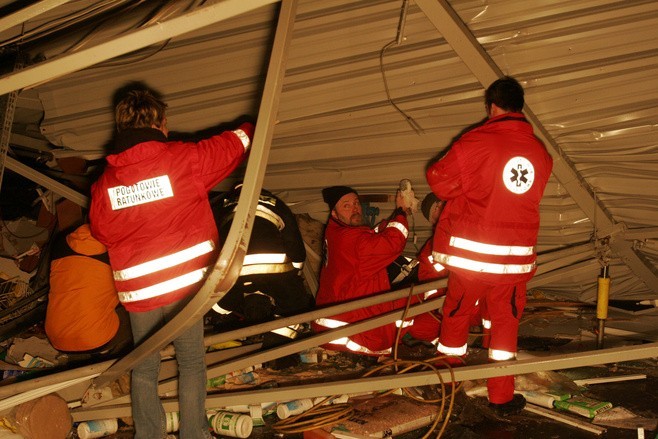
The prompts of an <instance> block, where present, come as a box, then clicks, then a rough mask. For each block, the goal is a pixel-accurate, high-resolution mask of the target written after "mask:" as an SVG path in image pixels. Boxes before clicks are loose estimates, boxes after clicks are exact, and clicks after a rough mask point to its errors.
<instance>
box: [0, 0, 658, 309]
mask: <svg viewBox="0 0 658 439" xmlns="http://www.w3.org/2000/svg"><path fill="white" fill-rule="evenodd" d="M25 3H26V2H23V1H20V2H19V1H17V0H16V1H1V2H0V13H2V16H3V18H1V19H0V54H2V56H3V58H4V59H13V56H14V54H15V51H16V50H17V49H20V53H21V55H22V56H24V57H25V60H26V61H25V67H23V68H22V69H21V70H17V71H16V72H15V73H7V74H6V75H4V76H2V77H0V94H7V93H9V95H8V96H10V95H11V93H12V92H13V93H15V97H16V102H15V104H16V107H15V111H13V112H12V113H11V114H12V116H13V119H12V123H11V125H10V126H11V134H10V138H9V140H8V148H9V156H8V157H7V159H6V161H5V167H6V168H7V169H10V170H12V171H15V172H18V173H21V174H23V175H26V176H28V177H29V178H32V179H35V180H38V181H39V182H40V184H43V185H44V186H46V187H48V188H50V189H52V190H53V191H55V192H58V193H60V194H62V195H64V196H66V197H67V198H70V199H73V200H74V201H76V202H79V203H80V204H84V203H85V202H86V197H85V195H84V194H78V193H77V192H76V191H74V190H69V189H67V186H66V178H67V176H66V175H59V177H58V179H57V181H55V180H52V179H50V178H49V177H44V176H43V175H41V174H40V173H39V172H36V171H33V170H31V169H30V168H26V167H25V166H24V164H23V163H22V162H21V158H22V155H21V154H25V153H24V151H26V150H30V151H37V152H38V153H39V154H44V155H45V156H47V157H49V158H52V157H64V156H70V155H82V156H83V157H86V158H88V159H95V158H99V157H102V156H103V155H104V154H105V152H104V151H105V147H106V145H107V144H108V142H109V141H110V139H111V137H112V130H113V119H112V99H113V96H114V94H115V93H116V91H117V90H118V89H120V88H121V87H123V86H125V85H126V84H128V83H130V82H136V81H139V82H143V83H145V84H146V85H148V86H150V87H152V88H154V89H156V90H157V91H159V92H160V93H162V95H163V96H164V98H165V100H166V101H167V102H168V104H169V114H168V120H169V126H170V128H171V129H172V130H174V131H177V132H185V133H192V132H198V131H201V130H205V129H208V128H210V127H213V126H216V125H217V124H219V123H221V122H226V121H230V120H232V119H234V118H236V117H238V116H240V115H242V114H252V115H256V114H257V113H258V105H259V102H260V98H261V93H262V88H263V83H264V75H265V69H266V67H267V62H268V58H269V56H270V50H271V47H272V39H273V37H274V29H275V26H276V18H277V12H278V9H279V3H278V2H275V1H273V0H270V1H267V0H260V1H256V0H241V1H240V0H236V1H234V0H226V1H223V2H219V1H200V0H178V1H169V2H144V1H137V2H135V1H125V0H107V1H98V0H97V1H91V0H78V1H63V0H60V1H53V0H50V1H48V0H43V1H38V2H31V4H30V6H25ZM20 8H23V9H20ZM656 29H658V3H656V2H654V1H650V0H634V1H625V0H617V1H613V0H610V1H605V0H565V1H557V0H553V1H534V2H527V1H522V0H490V1H485V0H451V1H446V0H439V1H433V0H415V1H411V2H407V1H403V0H364V1H353V0H323V1H321V2H320V1H312V0H302V1H300V2H299V5H298V7H297V13H296V17H295V22H294V28H293V38H292V42H291V46H290V49H289V59H288V63H287V66H286V72H285V76H284V79H283V90H282V93H281V95H280V103H279V111H278V114H277V115H276V124H275V126H274V128H273V138H272V144H271V151H270V157H269V161H268V166H267V170H266V174H265V178H264V183H263V186H264V187H266V188H267V189H269V190H271V191H273V192H275V193H277V194H279V195H280V196H281V197H282V198H283V199H284V200H285V201H287V202H288V203H289V204H291V206H292V207H293V210H294V211H295V212H296V213H308V214H310V215H311V216H312V217H314V218H316V219H319V220H322V221H324V220H325V219H326V216H327V211H326V205H325V204H324V203H323V202H322V199H321V196H320V189H321V188H323V187H325V186H328V185H333V184H345V185H349V186H352V187H354V188H355V189H357V190H358V191H359V193H360V194H364V195H366V194H393V193H394V191H395V188H396V187H397V185H398V182H399V181H400V180H401V179H403V178H409V179H411V181H412V183H413V185H414V188H415V190H416V194H417V196H418V197H419V198H422V196H423V195H424V194H425V193H427V192H428V191H429V188H428V186H427V184H426V182H425V177H424V171H425V167H426V166H427V164H428V162H429V161H430V160H431V159H433V158H434V157H436V156H437V155H438V154H440V153H441V152H442V151H444V150H445V149H446V148H447V147H448V146H449V145H450V142H451V140H452V139H453V138H454V137H455V136H457V135H458V134H459V133H460V132H461V131H462V130H463V129H465V128H466V127H468V126H470V125H472V124H474V123H476V122H478V121H480V120H481V119H482V118H483V117H484V116H485V114H484V110H483V103H482V95H483V91H484V88H486V86H487V85H488V84H489V83H490V82H491V81H493V80H494V79H495V78H496V77H497V76H499V75H500V74H508V75H512V76H514V77H516V78H517V79H519V80H520V82H521V83H522V84H523V85H524V87H525V90H526V104H527V106H526V114H527V115H528V117H529V119H530V120H531V121H532V122H533V124H534V125H535V128H536V133H537V134H538V136H539V137H540V138H541V139H542V140H543V141H544V142H545V143H546V145H547V148H548V149H549V151H550V152H551V155H552V156H553V159H554V161H555V164H554V172H553V176H552V177H551V180H550V181H549V184H548V186H547V189H546V192H545V195H544V199H543V201H542V205H541V231H540V235H539V251H540V253H542V254H543V257H542V258H541V259H540V262H542V263H544V267H545V270H547V271H549V272H550V271H553V272H554V274H555V276H553V277H552V278H551V282H550V283H548V284H544V285H542V286H541V288H542V289H543V290H546V291H549V292H554V293H557V294H561V295H565V296H567V297H570V298H574V299H579V300H583V301H595V300H596V288H597V276H598V275H599V270H600V267H601V266H602V264H609V266H610V270H609V272H610V274H611V278H612V285H611V291H610V297H611V299H616V300H642V299H658V214H656V207H657V206H658V181H657V180H658V131H657V130H656V126H657V125H658V105H656V103H657V102H658V83H657V80H656V79H655V78H656V77H658V75H657V74H658V71H657V70H658V34H657V31H656ZM4 64H5V66H7V65H8V64H7V63H6V62H5V63H4ZM9 70H11V68H9ZM5 71H7V69H5ZM238 174H239V173H238ZM239 178H240V175H237V174H236V175H235V176H234V179H239ZM61 182H64V183H65V185H64V187H62V185H61ZM231 182H232V181H226V182H225V183H224V185H220V187H219V188H218V189H222V188H223V187H226V186H227V185H228V184H230V183H231ZM373 206H375V207H378V208H379V209H380V212H381V215H380V216H381V217H383V216H386V215H387V214H388V213H389V212H390V210H392V208H393V205H392V203H374V204H373ZM510 214H513V213H510ZM413 226H414V227H413V232H414V236H415V243H414V242H413V240H410V242H409V244H408V246H407V251H408V252H409V253H413V252H414V251H415V248H416V246H417V247H418V248H419V247H420V245H422V243H423V242H424V240H425V239H426V238H427V237H428V236H429V235H430V233H431V230H430V227H429V225H428V223H427V222H426V221H425V219H424V218H423V217H422V215H420V214H416V215H415V216H414V222H413ZM558 250H560V251H561V252H559V253H557V252H556V251H558ZM540 269H541V265H540Z"/></svg>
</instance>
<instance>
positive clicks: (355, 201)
mask: <svg viewBox="0 0 658 439" xmlns="http://www.w3.org/2000/svg"><path fill="white" fill-rule="evenodd" d="M322 197H323V199H324V201H325V202H326V203H327V205H328V206H329V211H330V214H329V220H328V222H327V227H326V230H325V262H324V265H323V267H322V271H321V272H320V286H319V289H318V293H317V295H316V304H317V305H329V304H336V303H340V302H345V301H349V300H353V299H356V298H359V297H364V296H369V295H372V294H376V293H380V292H383V291H388V290H390V289H391V281H390V279H389V275H388V272H387V267H388V266H389V265H390V264H392V263H393V262H394V261H395V260H396V259H397V258H398V257H399V256H400V255H401V254H402V252H403V250H404V247H405V244H406V241H407V235H408V224H407V213H408V212H410V211H411V207H412V206H410V205H408V204H409V203H410V201H408V200H406V199H405V198H404V197H403V196H402V195H401V193H400V191H398V192H397V195H396V200H395V205H396V209H395V210H394V211H393V213H392V215H391V216H390V218H389V219H388V220H384V221H382V222H381V223H380V224H379V225H377V227H375V228H374V229H371V228H370V227H369V226H367V225H364V223H363V213H362V208H361V203H360V201H359V195H358V194H357V192H356V191H355V190H354V189H352V188H350V187H347V186H332V187H329V188H325V189H323V190H322ZM405 303H406V299H400V300H397V301H395V302H386V303H381V304H378V305H373V306H369V307H366V308H361V309H356V310H353V311H348V312H345V313H342V314H339V315H335V316H332V317H329V318H321V319H317V320H316V321H315V322H313V328H314V329H315V330H316V331H325V330H328V329H332V328H337V327H340V326H344V325H347V324H349V323H351V322H357V321H360V320H364V319H367V318H369V317H372V316H376V315H379V314H383V313H386V312H389V311H392V310H394V309H400V308H403V307H404V306H405ZM434 322H435V323H434V327H433V330H429V331H428V330H427V329H423V330H422V331H421V332H422V333H423V334H431V338H430V340H428V341H432V340H434V339H436V338H437V337H438V324H436V321H435V320H434ZM414 326H415V325H410V326H407V327H406V328H404V329H403V334H406V333H407V332H408V333H409V334H410V336H411V337H415V335H414V330H415V329H418V328H414ZM396 335H397V326H396V324H395V323H390V324H387V325H384V326H381V327H378V328H374V329H370V330H368V331H365V332H362V333H359V334H355V335H351V336H349V337H344V338H342V339H340V340H335V341H332V342H331V343H329V344H328V347H329V348H331V349H338V350H348V351H351V352H355V353H360V354H366V355H388V354H390V353H391V352H392V346H393V344H394V343H395V340H396ZM430 346H432V345H431V344H430ZM432 348H433V352H435V348H434V347H433V346H432Z"/></svg>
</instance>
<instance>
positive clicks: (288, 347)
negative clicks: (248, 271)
mask: <svg viewBox="0 0 658 439" xmlns="http://www.w3.org/2000/svg"><path fill="white" fill-rule="evenodd" d="M593 267H596V268H598V262H597V261H596V260H590V261H586V262H583V263H581V264H576V265H570V266H566V267H563V268H562V269H560V270H553V271H552V272H550V273H543V272H541V271H540V274H539V275H538V276H535V277H534V278H533V279H532V280H531V282H530V283H529V284H528V286H529V287H533V288H536V287H538V286H541V285H545V284H548V283H551V282H553V281H555V280H556V279H560V278H562V277H564V276H565V275H567V274H569V273H572V272H580V271H585V272H588V271H592V268H593ZM544 270H545V269H544ZM446 284H447V280H446V279H442V280H440V281H434V282H433V283H428V284H423V285H419V286H417V287H415V291H410V290H409V289H402V290H397V291H395V292H391V293H386V295H387V296H388V295H395V296H400V294H403V295H404V294H406V295H408V294H410V293H413V294H421V293H423V292H425V291H428V290H430V289H432V286H435V285H441V286H437V288H442V287H443V286H445V285H446ZM383 296H384V295H380V298H379V299H377V301H378V302H380V303H381V298H382V297H383ZM376 297H377V296H373V297H371V298H368V299H370V300H372V299H375V298H376ZM402 297H403V296H402ZM444 299H445V297H439V298H436V299H434V300H429V301H426V302H424V303H422V304H417V305H413V306H411V307H409V309H408V310H407V311H406V317H414V316H416V315H418V314H421V313H424V312H428V311H432V310H435V309H438V308H440V307H441V306H442V304H443V301H444ZM362 300H364V299H361V300H359V301H352V302H346V303H342V304H339V305H334V306H333V307H331V309H332V311H331V312H329V309H328V308H321V309H317V310H313V311H309V312H307V313H304V314H300V315H297V316H291V317H288V318H285V319H277V320H275V321H271V322H266V323H263V324H259V325H253V326H250V327H247V328H242V329H237V330H234V331H230V332H226V333H221V334H217V338H216V341H215V342H216V343H219V342H222V341H227V340H235V339H241V338H243V337H245V336H248V335H253V334H261V333H264V332H266V331H269V330H272V329H276V328H280V327H283V326H286V325H289V324H292V323H300V322H307V321H311V320H315V319H316V318H319V317H327V316H329V315H335V314H337V312H336V309H338V308H337V307H341V308H344V307H345V308H347V307H348V308H350V309H357V308H361V307H363V305H362V304H361V301H362ZM388 300H390V297H387V301H388ZM357 302H359V305H357ZM403 315H405V314H404V310H401V309H400V310H396V311H391V312H388V313H386V314H381V315H378V316H375V317H371V318H369V319H365V320H361V321H359V322H354V323H350V324H349V325H347V326H343V327H340V328H337V329H333V330H330V331H325V332H322V333H320V334H316V335H314V336H311V337H307V338H304V339H302V340H298V341H294V342H291V343H287V344H285V345H283V346H279V347H276V348H273V349H269V350H267V351H264V352H256V353H254V354H252V355H249V356H245V357H242V358H238V359H236V360H233V361H229V362H226V363H222V364H219V365H216V366H213V367H209V368H208V376H209V377H216V376H220V375H223V374H226V373H229V372H233V371H235V370H240V369H243V368H246V367H249V366H251V365H254V364H262V363H266V362H268V361H272V360H275V359H277V358H281V357H285V356H287V355H292V354H296V353H297V352H301V351H302V350H304V349H309V348H312V347H315V346H319V345H322V344H325V343H329V342H330V341H332V340H336V339H339V338H341V337H347V336H350V335H353V334H357V333H360V332H364V331H367V330H370V329H373V328H377V327H380V326H382V325H385V324H388V323H392V322H395V321H396V320H401V319H402V317H403ZM177 385H178V383H177V380H176V379H172V380H169V381H164V382H161V383H160V384H159V385H158V392H159V394H160V395H161V396H162V397H171V396H173V395H175V394H176V390H177ZM128 400H129V397H128V396H124V397H121V398H116V399H114V400H109V401H105V402H100V404H109V403H111V404H121V403H123V402H126V401H128Z"/></svg>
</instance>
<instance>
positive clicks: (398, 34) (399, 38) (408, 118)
mask: <svg viewBox="0 0 658 439" xmlns="http://www.w3.org/2000/svg"><path fill="white" fill-rule="evenodd" d="M408 7H409V2H408V0H403V1H402V8H401V11H400V19H399V20H398V28H397V32H396V36H395V39H394V40H393V41H391V42H389V43H387V44H385V45H384V47H382V50H381V51H380V52H379V70H380V72H381V74H382V80H383V82H384V90H385V91H386V98H387V99H388V103H389V104H391V106H392V107H393V108H395V109H396V110H397V112H398V113H400V114H401V115H402V117H404V120H405V121H406V122H407V123H408V124H409V126H410V127H411V128H412V129H413V130H414V131H415V132H416V134H418V135H420V134H423V133H424V132H425V131H424V130H423V128H422V127H421V126H420V124H418V122H416V120H415V119H414V118H413V117H411V116H409V115H408V114H407V113H405V112H404V111H403V110H402V109H401V108H400V107H398V105H397V104H396V103H395V102H393V98H391V91H390V89H389V87H388V80H387V79H386V70H385V69H384V53H385V52H386V50H387V49H388V48H389V47H391V46H392V45H394V44H395V45H396V46H399V45H400V44H401V43H402V41H403V40H404V25H405V22H406V19H407V10H408Z"/></svg>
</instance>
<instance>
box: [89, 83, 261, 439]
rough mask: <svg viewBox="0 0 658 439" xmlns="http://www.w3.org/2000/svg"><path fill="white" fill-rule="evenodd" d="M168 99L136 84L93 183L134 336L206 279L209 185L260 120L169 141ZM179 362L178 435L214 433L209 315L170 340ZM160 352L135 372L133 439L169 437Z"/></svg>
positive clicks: (95, 223)
mask: <svg viewBox="0 0 658 439" xmlns="http://www.w3.org/2000/svg"><path fill="white" fill-rule="evenodd" d="M165 109H166V104H165V103H164V102H163V101H162V100H161V99H159V98H158V97H156V96H155V95H154V94H153V93H151V92H149V91H147V90H131V91H129V92H128V93H127V94H126V95H125V97H123V98H122V99H121V100H120V101H119V103H118V104H117V106H116V108H115V120H116V125H117V133H116V141H115V150H114V153H113V154H111V155H109V156H107V167H106V168H105V170H104V172H103V175H101V177H100V178H99V180H98V181H97V182H96V183H94V185H93V186H92V200H91V208H90V220H91V229H92V233H93V235H94V236H95V237H96V238H97V239H98V240H99V241H100V242H102V243H103V244H105V246H106V247H107V250H108V253H109V255H110V264H111V266H112V270H113V273H114V280H115V284H116V288H117V291H118V294H119V300H120V301H121V303H122V304H123V305H124V307H125V308H126V309H127V310H128V312H129V313H130V321H131V325H132V331H133V338H134V342H135V343H136V344H137V343H140V342H142V341H144V340H146V339H147V338H148V337H149V336H150V335H151V334H153V333H154V332H155V331H156V330H157V329H159V328H160V327H161V326H163V325H164V323H165V322H166V321H169V320H171V319H172V318H173V317H174V316H175V315H176V314H177V313H178V312H179V311H180V310H181V309H182V308H184V306H185V305H186V304H187V302H189V300H190V299H191V298H192V296H193V295H194V294H195V293H196V292H197V291H198V290H199V288H200V287H201V285H202V283H203V281H204V278H205V276H206V272H207V271H208V269H209V268H211V267H212V265H213V263H214V262H215V260H216V258H217V248H218V241H219V237H218V232H217V227H216V225H215V221H214V218H213V215H212V212H211V209H210V204H209V202H208V192H209V191H210V190H211V189H212V188H213V187H214V186H215V185H217V184H218V183H219V182H220V181H222V180H223V179H224V178H226V177H227V176H228V175H229V174H230V173H231V172H232V171H233V170H234V169H235V168H236V167H237V166H238V165H239V164H240V163H241V162H242V161H243V160H244V158H245V157H246V152H247V149H248V147H249V145H250V143H251V138H252V133H253V129H254V127H253V125H252V124H251V123H244V124H242V125H240V126H239V127H238V128H237V129H235V130H233V131H224V132H222V133H220V134H217V135H215V136H212V137H210V138H207V139H204V140H201V141H199V142H196V143H194V142H183V141H168V140H167V136H168V133H169V131H168V128H167V119H166V115H165ZM173 344H174V347H175V350H176V361H177V363H178V372H179V376H178V386H179V389H181V390H182V389H185V391H180V392H179V393H178V401H179V407H180V419H181V422H180V437H181V439H208V438H210V435H209V432H208V424H207V419H206V415H205V397H206V369H205V363H204V355H205V347H204V344H203V321H202V320H201V319H199V321H198V322H197V323H195V324H194V325H193V326H191V327H190V328H189V329H187V330H186V331H185V332H183V333H182V334H181V335H179V336H178V337H177V338H176V339H175V340H174V341H173ZM159 365H160V354H159V352H155V353H154V354H152V355H150V356H149V357H148V358H147V359H145V360H144V361H143V362H142V363H141V364H139V365H138V366H137V367H136V368H135V369H134V370H133V372H132V382H131V402H132V414H133V419H134V423H135V439H158V438H163V437H165V436H166V433H165V417H164V410H163V408H162V404H161V403H160V398H159V396H158V389H157V385H158V370H159Z"/></svg>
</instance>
